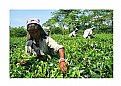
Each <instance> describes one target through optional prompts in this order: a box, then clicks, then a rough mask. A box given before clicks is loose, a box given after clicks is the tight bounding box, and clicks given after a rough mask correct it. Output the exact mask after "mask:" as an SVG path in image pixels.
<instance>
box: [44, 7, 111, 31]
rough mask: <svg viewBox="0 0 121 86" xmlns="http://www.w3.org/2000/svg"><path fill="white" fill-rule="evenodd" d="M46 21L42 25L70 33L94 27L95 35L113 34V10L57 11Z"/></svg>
mask: <svg viewBox="0 0 121 86" xmlns="http://www.w3.org/2000/svg"><path fill="white" fill-rule="evenodd" d="M52 15H53V17H51V18H50V19H49V20H48V21H46V22H45V23H44V25H47V26H48V25H49V26H51V27H53V28H55V27H60V28H62V29H63V30H64V32H65V28H67V29H68V32H69V33H70V32H71V31H72V30H74V29H75V28H78V29H79V30H85V29H87V28H90V27H95V28H96V29H95V31H96V33H113V10H79V9H78V10H75V9H67V10H62V9H61V10H57V11H55V12H53V13H52Z"/></svg>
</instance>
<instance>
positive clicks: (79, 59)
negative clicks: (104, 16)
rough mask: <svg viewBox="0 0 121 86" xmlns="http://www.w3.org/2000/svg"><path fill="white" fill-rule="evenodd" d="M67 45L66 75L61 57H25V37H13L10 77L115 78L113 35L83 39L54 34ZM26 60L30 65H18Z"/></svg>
mask: <svg viewBox="0 0 121 86" xmlns="http://www.w3.org/2000/svg"><path fill="white" fill-rule="evenodd" d="M51 37H52V38H53V39H54V40H56V41H57V42H58V43H59V44H61V45H63V46H64V49H65V59H66V61H67V63H68V70H67V73H66V75H65V76H63V74H62V72H61V70H60V68H59V55H58V54H57V55H56V56H54V57H51V56H50V55H47V57H48V58H47V60H46V61H42V60H40V59H38V58H36V57H35V56H29V55H26V54H25V43H26V39H25V37H11V38H10V77H11V78H113V35H112V34H96V35H95V38H92V39H84V38H83V37H82V35H77V37H72V38H71V37H68V35H51ZM22 59H24V60H26V61H27V65H25V66H21V65H20V64H19V62H20V61H21V60H22Z"/></svg>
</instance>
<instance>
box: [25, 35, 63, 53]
mask: <svg viewBox="0 0 121 86" xmlns="http://www.w3.org/2000/svg"><path fill="white" fill-rule="evenodd" d="M37 44H38V46H37ZM60 48H63V46H62V45H59V44H58V43H57V42H56V41H54V40H53V39H52V38H50V37H48V36H46V39H43V40H41V39H40V40H39V42H38V43H36V42H35V41H34V40H28V41H27V42H26V47H25V49H26V53H27V54H28V53H30V54H35V55H39V54H41V55H45V54H46V53H47V54H52V55H53V54H55V52H57V51H58V50H59V49H60Z"/></svg>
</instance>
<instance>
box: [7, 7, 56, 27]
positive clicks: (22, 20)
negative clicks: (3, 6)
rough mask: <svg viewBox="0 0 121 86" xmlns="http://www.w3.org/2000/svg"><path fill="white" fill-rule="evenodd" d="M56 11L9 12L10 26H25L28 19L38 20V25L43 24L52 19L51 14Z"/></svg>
mask: <svg viewBox="0 0 121 86" xmlns="http://www.w3.org/2000/svg"><path fill="white" fill-rule="evenodd" d="M54 11H56V10H47V9H46V10H10V20H9V21H10V26H11V27H19V26H25V27H26V22H27V20H28V19H30V18H39V19H40V24H43V23H45V22H46V21H47V20H48V19H49V18H51V17H52V13H51V12H54Z"/></svg>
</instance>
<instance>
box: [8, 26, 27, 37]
mask: <svg viewBox="0 0 121 86" xmlns="http://www.w3.org/2000/svg"><path fill="white" fill-rule="evenodd" d="M24 36H26V30H25V28H23V27H19V28H10V37H24Z"/></svg>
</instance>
